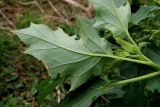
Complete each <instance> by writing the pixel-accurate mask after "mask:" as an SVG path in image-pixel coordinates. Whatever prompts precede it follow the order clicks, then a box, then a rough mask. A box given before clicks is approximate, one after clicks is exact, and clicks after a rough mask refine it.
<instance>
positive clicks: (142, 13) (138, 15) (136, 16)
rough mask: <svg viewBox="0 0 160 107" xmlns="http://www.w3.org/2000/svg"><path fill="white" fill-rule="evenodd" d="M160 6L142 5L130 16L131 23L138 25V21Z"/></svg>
mask: <svg viewBox="0 0 160 107" xmlns="http://www.w3.org/2000/svg"><path fill="white" fill-rule="evenodd" d="M158 9H160V7H157V6H154V5H153V6H143V7H141V8H140V9H139V10H138V11H137V12H136V13H133V14H132V16H131V23H132V24H135V25H138V24H139V22H140V21H142V20H144V19H145V18H147V17H148V15H149V14H150V13H151V12H152V11H154V10H158Z"/></svg>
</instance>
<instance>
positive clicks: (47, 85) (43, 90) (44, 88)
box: [37, 78, 60, 105]
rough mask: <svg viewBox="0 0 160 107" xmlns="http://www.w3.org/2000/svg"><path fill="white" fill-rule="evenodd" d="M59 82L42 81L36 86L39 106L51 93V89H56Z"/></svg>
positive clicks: (56, 80)
mask: <svg viewBox="0 0 160 107" xmlns="http://www.w3.org/2000/svg"><path fill="white" fill-rule="evenodd" d="M59 82H60V81H59V80H58V79H54V80H53V79H51V78H48V79H46V80H44V81H42V82H41V83H40V84H38V86H37V90H38V91H39V93H38V99H37V100H38V104H39V105H40V104H41V103H42V102H43V101H44V100H45V98H46V97H47V96H48V94H50V93H51V92H52V91H53V89H55V88H56V86H57V85H58V84H59Z"/></svg>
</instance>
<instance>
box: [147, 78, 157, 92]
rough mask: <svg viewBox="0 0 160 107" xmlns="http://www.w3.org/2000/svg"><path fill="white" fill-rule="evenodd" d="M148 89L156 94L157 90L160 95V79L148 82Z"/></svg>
mask: <svg viewBox="0 0 160 107" xmlns="http://www.w3.org/2000/svg"><path fill="white" fill-rule="evenodd" d="M146 89H148V90H150V91H152V93H154V91H155V90H158V92H159V93H160V78H159V77H157V78H152V79H149V80H148V81H147V84H146Z"/></svg>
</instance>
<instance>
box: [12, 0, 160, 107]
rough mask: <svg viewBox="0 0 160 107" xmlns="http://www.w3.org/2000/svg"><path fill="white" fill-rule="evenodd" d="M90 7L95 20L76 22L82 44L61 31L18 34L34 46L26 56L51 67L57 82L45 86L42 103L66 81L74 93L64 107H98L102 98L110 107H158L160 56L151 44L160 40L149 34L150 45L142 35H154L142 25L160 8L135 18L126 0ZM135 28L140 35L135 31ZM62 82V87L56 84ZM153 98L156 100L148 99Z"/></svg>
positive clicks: (35, 27) (35, 28)
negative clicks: (155, 103)
mask: <svg viewBox="0 0 160 107" xmlns="http://www.w3.org/2000/svg"><path fill="white" fill-rule="evenodd" d="M91 2H92V3H93V5H94V7H95V9H96V18H95V19H90V20H87V19H78V20H77V26H78V32H75V33H77V35H79V36H80V39H77V36H76V35H74V36H71V37H70V36H69V35H68V34H67V33H65V32H64V31H63V30H62V29H61V28H58V30H56V31H52V30H51V29H50V28H49V27H47V26H46V25H42V24H33V23H32V24H31V26H30V27H28V28H25V29H21V30H15V31H13V33H15V34H16V35H18V37H19V38H20V39H21V40H22V41H23V42H24V43H26V44H27V45H29V49H27V50H26V51H25V53H26V54H30V55H32V56H34V57H35V58H37V59H38V60H41V61H42V62H43V63H44V64H45V65H47V67H48V70H49V72H48V74H49V75H50V76H51V78H53V80H51V81H52V82H51V83H50V82H49V81H50V80H46V81H45V82H44V83H42V84H41V85H39V87H38V90H39V91H40V92H39V96H38V98H39V103H41V102H42V101H43V100H44V99H45V97H46V96H47V94H49V93H50V92H51V91H52V90H53V89H54V88H55V87H56V85H62V84H63V82H64V81H65V80H67V81H69V85H70V89H69V90H67V93H66V94H65V97H64V99H63V100H62V101H61V103H60V104H59V105H58V106H60V107H77V106H78V107H89V106H94V107H95V106H96V105H97V104H98V102H96V99H98V98H99V96H102V95H106V96H107V102H106V103H108V102H109V101H110V103H111V104H107V106H108V107H115V106H116V107H117V105H114V104H113V103H112V102H115V104H119V107H128V106H130V104H131V103H132V102H133V101H134V104H132V105H131V106H132V107H153V105H152V104H150V102H154V101H156V98H155V99H154V100H153V99H152V97H153V96H155V93H154V91H155V90H158V93H159V77H158V76H159V75H160V65H159V54H160V53H159V47H157V46H156V45H155V43H153V42H152V41H153V40H155V38H156V39H159V38H158V37H157V36H155V38H154V37H153V35H152V33H153V32H150V33H151V35H152V36H151V38H150V35H149V34H148V33H145V34H146V35H147V34H148V35H149V37H148V36H147V37H146V38H145V39H144V38H143V37H140V35H139V34H140V33H143V32H146V31H147V32H148V31H152V30H153V31H154V29H153V27H152V26H151V27H150V29H147V30H146V28H145V27H143V26H145V23H144V24H143V25H141V23H140V22H141V21H145V19H146V18H147V17H148V15H149V14H150V13H151V12H152V14H154V15H156V13H154V11H153V10H157V9H159V7H158V6H147V7H141V8H140V9H139V10H138V11H137V12H136V13H134V14H133V13H131V9H130V4H129V2H128V1H127V0H91ZM130 23H131V24H132V26H130V25H129V24H130ZM95 27H96V28H95ZM134 27H135V28H136V29H141V30H140V31H137V30H134V29H135V28H134ZM99 30H105V31H108V30H109V31H110V32H109V36H104V35H107V34H104V35H102V34H100V33H99V32H98V31H99ZM105 31H104V32H105ZM157 31H159V29H158V30H157ZM135 34H136V36H135ZM103 37H105V38H103ZM137 41H138V42H137ZM139 41H140V42H139ZM57 76H59V78H60V80H62V82H57V80H56V78H57ZM149 78H152V79H149ZM54 79H55V80H54ZM145 79H149V80H145ZM141 80H145V81H141ZM133 82H138V83H137V84H134V83H133ZM52 83H53V84H52ZM129 83H130V84H129ZM151 83H153V84H151ZM128 84H129V85H128ZM135 89H136V91H135ZM150 92H151V97H147V95H149V94H150ZM135 93H136V94H135ZM151 99H152V101H151ZM108 100H109V101H108ZM94 101H95V102H94ZM120 101H122V102H121V103H119V102H120ZM92 102H94V103H92Z"/></svg>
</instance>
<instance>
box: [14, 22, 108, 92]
mask: <svg viewBox="0 0 160 107" xmlns="http://www.w3.org/2000/svg"><path fill="white" fill-rule="evenodd" d="M85 23H86V24H85ZM80 24H81V25H82V26H81V28H80V29H86V28H83V24H85V26H91V25H88V24H87V22H84V21H81V23H80ZM85 26H84V27H85ZM87 31H88V32H85V35H88V36H86V38H88V40H90V41H93V42H92V44H87V46H86V45H84V44H85V43H84V44H83V41H82V40H81V41H77V40H75V39H74V37H69V36H68V35H67V34H66V33H65V32H63V30H62V29H60V28H59V29H58V30H56V31H52V30H51V29H50V28H48V27H47V26H45V25H36V24H33V23H32V24H31V26H30V27H29V28H26V29H22V30H16V31H14V33H15V34H17V35H18V36H19V38H20V39H21V40H22V41H23V42H25V43H26V44H28V45H30V47H29V49H28V50H26V51H25V53H27V54H30V55H33V56H34V57H36V58H37V59H39V60H42V61H43V62H44V63H45V64H46V65H47V66H48V68H49V74H50V75H51V76H52V77H56V76H57V74H58V73H60V74H61V77H67V78H68V79H70V80H71V89H70V90H74V89H75V88H77V87H78V86H80V85H81V84H83V83H84V82H86V81H87V80H88V79H89V78H90V77H91V76H92V75H93V74H94V71H92V70H97V67H96V65H97V64H98V63H99V62H100V60H101V57H96V56H94V52H96V51H97V50H98V51H99V52H100V53H105V54H107V52H109V53H108V54H110V52H111V48H110V47H109V46H108V45H109V44H107V42H106V43H105V44H96V43H98V42H94V41H102V40H101V39H100V38H99V37H98V36H97V35H92V36H93V37H92V38H91V34H90V33H89V32H90V31H93V32H96V30H95V29H93V28H91V27H90V29H87ZM93 44H95V45H97V47H96V48H94V46H95V45H93ZM88 47H90V48H92V50H90V48H88ZM94 49H95V50H94ZM96 72H97V71H96Z"/></svg>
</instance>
